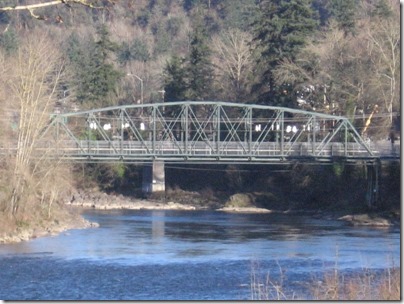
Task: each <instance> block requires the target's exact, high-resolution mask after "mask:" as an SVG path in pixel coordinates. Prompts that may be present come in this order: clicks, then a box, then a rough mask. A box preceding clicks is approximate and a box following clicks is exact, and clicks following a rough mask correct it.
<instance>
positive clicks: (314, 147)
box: [311, 116, 317, 155]
mask: <svg viewBox="0 0 404 304" xmlns="http://www.w3.org/2000/svg"><path fill="white" fill-rule="evenodd" d="M316 124H317V120H316V116H313V125H312V127H311V129H312V132H313V134H312V135H313V138H312V144H311V146H312V152H313V155H315V154H316Z"/></svg>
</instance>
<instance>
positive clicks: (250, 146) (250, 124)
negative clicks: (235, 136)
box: [247, 107, 253, 156]
mask: <svg viewBox="0 0 404 304" xmlns="http://www.w3.org/2000/svg"><path fill="white" fill-rule="evenodd" d="M248 111H249V113H248V118H247V119H248V125H249V129H248V133H249V137H248V153H249V154H250V156H251V155H252V141H253V138H252V107H251V108H248Z"/></svg>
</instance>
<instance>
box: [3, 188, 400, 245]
mask: <svg viewBox="0 0 404 304" xmlns="http://www.w3.org/2000/svg"><path fill="white" fill-rule="evenodd" d="M182 195H183V198H184V197H186V196H188V197H189V198H190V199H189V200H184V199H182V200H181V201H182V202H181V203H180V202H175V201H171V200H167V201H166V200H165V199H162V198H160V199H153V198H148V199H140V198H134V197H126V196H123V195H114V194H107V193H103V192H99V191H86V192H84V191H77V192H75V193H74V194H73V195H72V196H71V197H68V198H66V200H65V202H64V205H63V206H62V208H64V209H65V210H62V211H61V213H62V214H60V215H59V216H58V217H57V218H58V219H57V220H49V221H47V222H46V221H45V222H41V223H37V224H34V225H32V224H30V225H28V224H25V225H21V226H18V227H15V229H14V230H12V231H8V232H6V233H3V234H1V233H0V244H5V243H16V242H21V241H27V240H30V239H34V238H38V237H43V236H52V235H57V234H60V233H63V232H64V231H67V230H70V229H86V228H95V227H98V224H97V223H91V222H89V221H87V220H85V219H84V218H83V217H82V216H81V213H82V211H83V210H86V209H97V210H184V211H187V210H188V211H192V210H214V211H217V212H232V213H283V214H296V215H302V214H305V215H309V216H312V217H313V218H317V219H319V218H321V219H328V220H340V221H345V222H346V223H347V224H349V225H353V226H358V225H361V226H372V227H390V226H393V225H399V224H400V214H397V213H392V212H379V213H364V214H346V213H343V212H341V211H339V212H329V211H328V212H327V211H319V210H275V209H267V208H262V207H259V206H253V205H251V204H247V205H246V206H243V205H241V206H240V205H234V204H232V203H226V202H219V201H214V202H213V203H211V204H205V203H204V201H205V200H206V198H203V200H200V199H195V197H194V194H193V193H182ZM184 201H188V202H189V203H183V202H184ZM229 202H234V198H233V200H232V199H230V200H229ZM0 231H1V230H0Z"/></svg>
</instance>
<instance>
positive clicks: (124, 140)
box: [38, 101, 399, 164]
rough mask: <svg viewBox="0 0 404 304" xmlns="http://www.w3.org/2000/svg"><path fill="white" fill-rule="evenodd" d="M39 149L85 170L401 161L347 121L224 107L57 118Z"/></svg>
mask: <svg viewBox="0 0 404 304" xmlns="http://www.w3.org/2000/svg"><path fill="white" fill-rule="evenodd" d="M38 149H39V150H40V149H42V150H43V151H46V153H48V155H51V156H53V157H56V158H58V159H62V160H69V161H84V162H114V161H122V162H140V163H141V162H153V161H162V162H166V163H167V162H181V163H183V162H194V163H240V164H241V163H279V162H307V161H310V162H313V161H314V162H334V161H337V160H338V161H346V162H352V161H353V162H355V161H358V160H364V161H374V160H377V159H381V158H386V159H390V158H392V159H396V158H399V152H398V151H399V150H397V147H392V146H391V144H390V143H389V142H387V141H386V142H385V143H383V144H382V145H379V146H375V145H372V144H370V143H368V142H366V141H365V140H364V139H363V138H362V137H361V136H360V134H359V133H358V132H357V131H356V130H355V128H354V126H353V125H352V124H351V122H350V121H349V120H348V119H347V118H346V117H342V116H334V115H328V114H322V113H315V112H309V111H302V110H298V109H289V108H283V107H272V106H263V105H251V104H238V103H228V102H216V101H185V102H170V103H153V104H141V105H123V106H116V107H107V108H102V109H95V110H88V111H81V112H73V113H62V114H54V115H53V116H52V119H51V121H50V123H49V126H48V127H47V129H46V130H45V132H44V134H43V137H42V141H41V145H40V147H39V148H38ZM394 149H396V150H397V152H396V151H395V150H394ZM398 149H399V148H398ZM43 153H45V152H43Z"/></svg>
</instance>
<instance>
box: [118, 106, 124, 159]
mask: <svg viewBox="0 0 404 304" xmlns="http://www.w3.org/2000/svg"><path fill="white" fill-rule="evenodd" d="M119 118H120V120H121V136H120V138H119V148H120V150H121V155H122V154H123V136H124V133H123V129H124V125H125V123H124V119H123V110H121V111H120V112H119Z"/></svg>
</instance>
